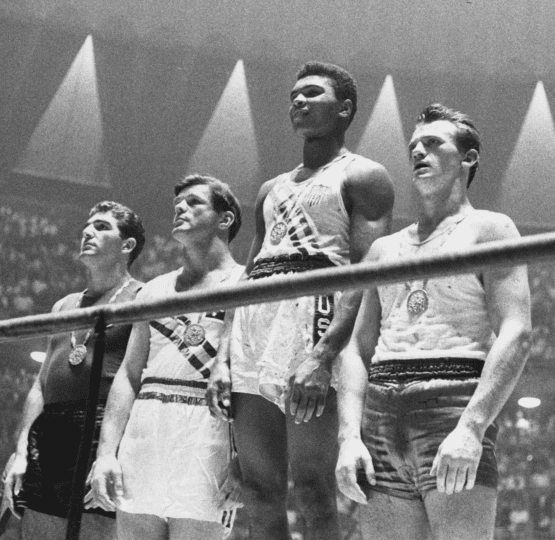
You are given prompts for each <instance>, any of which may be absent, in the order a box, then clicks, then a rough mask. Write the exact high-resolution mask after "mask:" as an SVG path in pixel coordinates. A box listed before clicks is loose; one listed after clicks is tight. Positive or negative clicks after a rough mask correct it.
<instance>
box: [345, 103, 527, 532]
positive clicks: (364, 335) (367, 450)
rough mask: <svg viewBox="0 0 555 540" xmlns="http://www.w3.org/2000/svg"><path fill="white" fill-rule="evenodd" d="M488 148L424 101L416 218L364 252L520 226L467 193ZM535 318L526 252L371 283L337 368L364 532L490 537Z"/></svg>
mask: <svg viewBox="0 0 555 540" xmlns="http://www.w3.org/2000/svg"><path fill="white" fill-rule="evenodd" d="M479 151H480V142H479V134H478V132H477V130H476V128H475V127H474V124H473V122H472V121H471V120H470V119H469V118H468V117H467V116H466V115H464V114H462V113H459V112H457V111H453V110H452V109H448V108H447V107H444V106H443V105H439V104H435V105H430V106H428V107H427V108H426V109H425V110H424V111H423V112H422V114H421V115H420V117H419V119H418V123H417V125H416V129H415V131H414V134H413V136H412V138H411V142H410V144H409V153H410V157H411V161H412V166H413V184H414V188H415V189H414V192H415V197H416V201H417V203H418V222H417V223H416V224H414V225H411V226H410V227H408V228H406V229H404V230H402V231H400V232H399V233H396V234H393V235H391V236H385V237H383V238H380V239H378V240H377V241H376V242H375V243H374V244H373V246H372V247H371V249H370V252H369V256H368V260H370V261H379V262H383V261H391V260H396V261H397V260H399V259H400V258H402V257H408V258H410V257H416V256H418V255H430V254H435V253H441V252H449V251H457V250H461V249H465V248H468V247H471V246H474V245H477V244H482V243H487V242H491V241H495V240H504V239H510V238H517V237H518V236H519V235H518V232H517V230H516V227H515V226H514V224H513V222H512V221H511V220H510V219H509V218H508V217H507V216H504V215H502V214H498V213H493V212H488V211H485V210H474V209H473V208H472V206H471V204H470V202H469V200H468V197H467V187H468V185H469V184H470V182H471V180H472V178H473V176H474V173H475V171H476V169H477V166H478V160H479ZM530 332H531V328H530V295H529V290H528V281H527V275H526V267H522V266H521V267H513V268H506V269H505V268H504V269H501V270H499V269H494V270H488V271H484V272H482V273H478V274H461V275H455V276H450V277H445V278H430V279H427V278H424V279H422V278H420V279H415V280H411V281H407V282H404V283H398V284H394V285H387V286H380V287H369V288H368V290H366V291H365V293H364V296H363V300H362V303H361V307H360V311H359V314H358V316H357V321H356V323H355V328H354V330H353V335H352V337H351V340H350V342H349V345H348V347H347V349H346V351H345V358H344V361H343V363H342V372H341V375H340V385H339V389H340V390H339V398H338V401H339V418H340V425H339V441H340V453H339V459H338V464H337V479H338V485H339V487H340V489H341V490H342V491H343V493H344V494H345V495H347V496H348V497H350V498H352V499H353V500H355V501H357V502H359V503H361V505H363V506H361V507H360V508H361V512H360V516H361V524H362V532H363V538H364V540H369V539H370V538H372V539H373V540H374V539H375V540H409V539H411V540H412V539H414V538H418V539H419V540H428V539H429V540H431V539H432V538H453V539H454V538H456V539H457V540H478V539H480V540H486V539H487V540H492V539H493V532H494V525H495V508H496V500H497V490H496V482H497V468H496V463H495V454H494V451H493V447H494V444H495V435H496V427H495V425H494V424H493V422H494V420H495V417H496V416H497V414H498V413H499V411H500V410H501V408H502V406H503V405H504V403H505V402H506V400H507V399H508V397H509V395H510V394H511V391H512V389H513V388H514V386H515V384H516V382H517V379H518V377H519V375H520V373H521V372H522V369H523V367H524V364H525V362H526V358H527V356H528V351H529V338H530ZM361 424H362V426H361ZM357 469H358V471H359V475H358V477H357ZM357 478H358V483H357Z"/></svg>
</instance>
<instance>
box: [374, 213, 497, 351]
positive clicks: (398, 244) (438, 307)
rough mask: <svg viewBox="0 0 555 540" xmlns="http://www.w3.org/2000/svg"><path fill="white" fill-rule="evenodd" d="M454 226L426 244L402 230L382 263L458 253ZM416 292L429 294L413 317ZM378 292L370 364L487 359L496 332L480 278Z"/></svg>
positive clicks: (422, 282)
mask: <svg viewBox="0 0 555 540" xmlns="http://www.w3.org/2000/svg"><path fill="white" fill-rule="evenodd" d="M462 219H464V218H462ZM462 219H461V220H462ZM459 223H460V221H459ZM457 225H458V223H457V224H456V225H455V227H456V226H457ZM411 227H414V225H411ZM455 227H453V228H452V229H449V230H447V231H446V232H445V233H443V234H441V235H438V236H437V237H436V238H433V239H432V240H429V241H427V242H423V243H422V244H415V243H414V242H412V241H411V239H410V236H409V229H410V227H409V228H406V229H403V230H402V231H400V232H398V233H396V234H393V235H391V236H389V237H388V244H387V248H386V249H387V253H386V256H385V257H384V258H383V259H381V260H384V261H387V260H389V261H393V260H398V259H399V257H403V256H405V257H406V256H407V255H408V254H409V253H412V254H414V255H418V256H420V255H429V254H432V253H434V254H435V253H438V252H443V251H450V250H453V249H456V247H457V239H456V238H455V237H454V235H453V236H452V235H451V233H452V232H453V231H454V230H455ZM417 289H419V290H422V289H423V290H425V294H426V295H427V298H428V302H427V304H428V306H427V309H426V310H424V311H423V312H422V313H414V312H412V313H411V310H410V309H409V306H408V305H407V302H408V300H409V296H410V295H411V292H412V291H414V290H417ZM378 294H379V297H380V303H381V308H382V319H381V327H380V337H379V339H378V344H377V346H376V350H375V354H374V356H373V358H372V362H378V361H382V360H402V359H405V358H407V359H418V358H441V357H447V358H449V357H452V358H476V359H480V360H484V359H485V358H486V356H487V354H488V352H489V350H490V348H491V345H492V343H493V340H494V333H493V329H492V326H491V323H490V321H489V317H488V312H487V308H486V295H485V291H484V287H483V285H482V283H481V282H480V280H479V278H478V276H477V275H476V274H461V275H455V276H448V277H441V278H432V279H429V280H427V279H424V280H422V279H418V280H416V281H414V282H405V283H396V284H392V285H385V286H381V287H378Z"/></svg>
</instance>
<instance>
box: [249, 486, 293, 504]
mask: <svg viewBox="0 0 555 540" xmlns="http://www.w3.org/2000/svg"><path fill="white" fill-rule="evenodd" d="M241 495H242V497H243V500H244V501H245V504H247V505H248V506H251V507H253V506H254V507H272V506H278V507H279V506H285V503H286V500H287V486H280V485H279V483H263V482H248V481H246V482H244V483H243V486H242V490H241Z"/></svg>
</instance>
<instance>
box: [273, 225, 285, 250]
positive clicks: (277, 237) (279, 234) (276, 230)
mask: <svg viewBox="0 0 555 540" xmlns="http://www.w3.org/2000/svg"><path fill="white" fill-rule="evenodd" d="M286 234H287V225H286V224H285V223H283V221H280V222H279V223H276V224H275V225H274V227H273V228H272V230H271V231H270V242H271V243H272V244H274V245H277V244H279V243H280V242H281V241H282V240H283V238H284V237H285V235H286Z"/></svg>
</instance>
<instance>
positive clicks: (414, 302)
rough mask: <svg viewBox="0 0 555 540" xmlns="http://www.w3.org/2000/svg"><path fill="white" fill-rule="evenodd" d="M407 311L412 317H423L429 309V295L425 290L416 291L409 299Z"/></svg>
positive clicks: (412, 292)
mask: <svg viewBox="0 0 555 540" xmlns="http://www.w3.org/2000/svg"><path fill="white" fill-rule="evenodd" d="M407 309H408V311H409V313H411V314H412V315H422V313H424V312H425V311H426V310H427V309H428V293H427V292H426V291H425V290H424V289H414V291H411V293H410V294H409V297H408V298H407Z"/></svg>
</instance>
